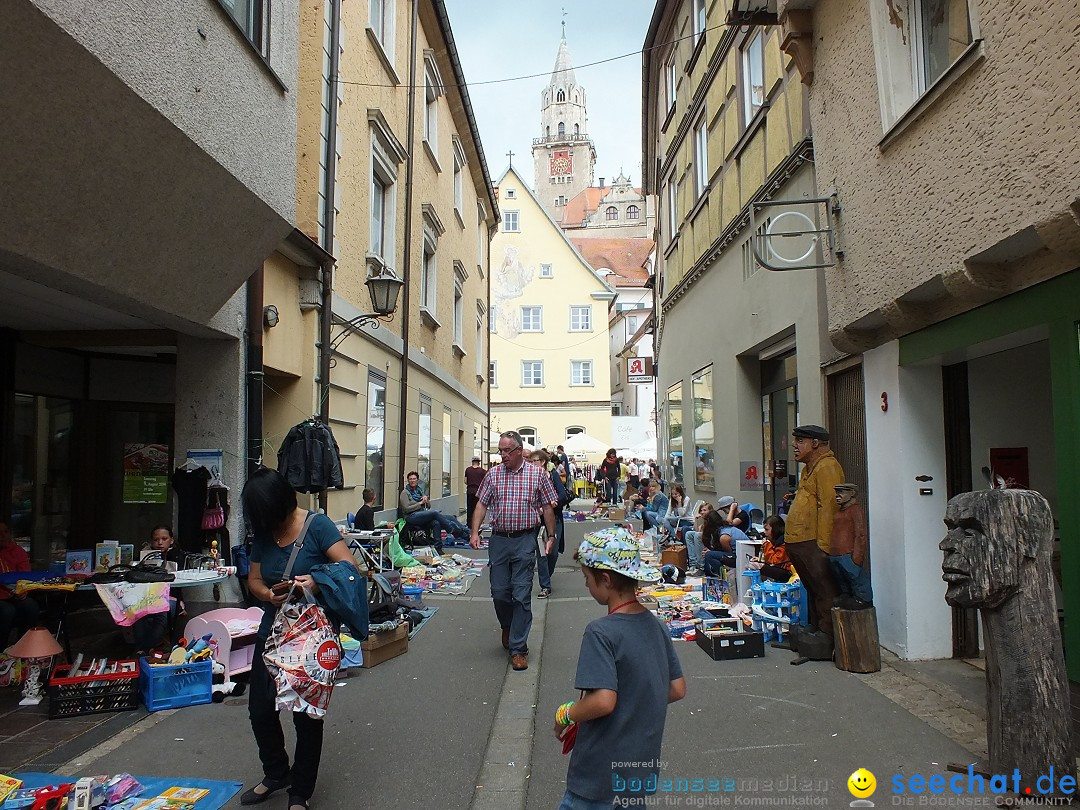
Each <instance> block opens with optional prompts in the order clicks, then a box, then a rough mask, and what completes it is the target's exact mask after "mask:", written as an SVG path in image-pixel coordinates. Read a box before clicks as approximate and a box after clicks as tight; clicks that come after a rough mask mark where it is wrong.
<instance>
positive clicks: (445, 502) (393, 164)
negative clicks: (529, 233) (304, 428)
mask: <svg viewBox="0 0 1080 810" xmlns="http://www.w3.org/2000/svg"><path fill="white" fill-rule="evenodd" d="M338 15H339V16H338ZM414 24H415V30H414ZM414 35H415V41H416V49H415V52H412V50H411V48H410V43H411V42H412V40H413V37H414ZM335 45H336V47H335ZM300 54H301V59H300V72H301V76H300V82H301V96H302V98H303V99H304V101H303V103H302V105H301V109H300V114H299V124H298V141H299V151H300V155H301V161H300V164H301V165H300V169H299V173H298V178H297V221H298V224H299V227H300V228H301V229H302V230H303V231H305V232H306V233H307V234H308V235H309V236H310V237H311V238H312V239H314V240H316V241H317V242H319V243H320V244H321V245H322V246H323V247H324V248H325V250H326V251H327V252H328V253H331V254H332V255H333V259H334V260H335V261H334V266H333V269H332V278H333V289H332V296H331V301H332V304H331V309H332V318H331V320H332V325H331V328H330V330H329V340H330V348H331V358H330V363H329V365H330V368H329V377H328V379H323V378H322V374H323V371H324V370H323V369H322V368H319V367H316V368H315V369H314V374H315V376H314V377H312V378H311V379H313V380H315V381H316V384H315V386H314V391H315V399H314V402H313V403H312V404H311V406H309V407H311V408H313V410H314V412H316V413H318V412H319V411H320V409H322V408H323V407H324V403H325V408H326V411H328V415H329V425H330V427H331V429H332V430H333V432H334V436H335V438H336V440H337V442H338V444H339V447H340V450H341V457H342V467H343V473H344V479H345V487H344V489H343V490H331V491H330V493H329V496H328V513H329V514H331V516H333V517H335V518H337V519H340V518H343V517H345V515H346V513H348V512H355V511H356V509H357V508H359V506H360V505H361V504H362V500H361V491H362V490H363V489H364V488H369V487H370V488H371V489H373V490H375V492H376V511H377V519H393V517H395V515H396V506H397V497H398V493H399V491H400V490H401V488H402V486H403V483H402V481H403V478H404V475H405V474H406V473H407V472H409V471H412V470H416V471H417V472H418V473H419V474H420V477H421V479H422V481H423V483H424V485H425V486H426V487H427V489H428V492H429V494H430V496H431V499H432V503H433V505H434V506H435V507H436V508H440V509H442V510H443V511H446V512H448V513H451V514H455V515H456V514H457V513H458V511H459V509H463V508H464V505H465V501H464V483H463V474H464V469H465V467H467V466H468V465H469V462H470V459H471V458H472V456H473V455H474V454H476V453H477V452H478V451H479V450H480V448H481V447H482V445H483V442H484V439H485V433H486V430H487V421H488V419H487V413H488V402H487V375H486V372H487V356H488V347H487V341H488V333H487V298H488V261H489V250H488V243H489V238H490V235H491V233H492V231H493V229H494V228H495V226H496V222H497V219H496V218H497V215H498V207H497V202H496V200H495V197H494V193H493V191H492V188H491V180H490V177H489V175H488V170H487V166H486V163H485V159H484V154H483V148H482V146H481V144H480V138H479V133H478V131H477V128H476V122H475V119H474V117H473V112H472V107H471V103H470V101H469V97H468V90H467V89H466V85H465V80H464V76H463V75H462V72H461V65H460V63H459V62H458V60H457V51H456V45H455V43H454V39H453V33H452V30H451V28H450V21H449V17H448V16H447V11H446V7H445V4H444V3H443V2H441V0H428V1H427V2H421V3H420V4H419V13H418V17H417V19H416V20H415V22H414V19H413V16H412V5H411V4H410V3H407V2H386V3H356V4H352V3H340V4H337V3H331V4H316V3H306V4H304V5H303V7H302V9H301V39H300ZM335 68H336V74H337V76H338V77H339V80H338V81H337V82H333V81H331V80H330V76H331V75H333V70H334V69H335ZM410 87H413V88H415V89H414V90H412V91H411V90H410ZM410 105H411V111H412V116H411V117H410ZM328 144H332V145H333V146H334V148H333V149H330V150H328V149H327V145H328ZM382 273H390V274H393V275H395V276H397V277H398V278H400V279H402V280H403V281H404V286H403V288H402V290H401V293H400V297H399V299H398V303H397V310H396V312H395V314H394V316H393V318H392V320H390V321H389V322H386V321H384V322H382V323H380V324H375V325H372V324H371V323H370V322H368V323H366V325H363V326H360V327H359V328H351V327H349V326H348V325H347V322H348V321H350V320H352V319H354V318H357V317H358V316H362V315H365V314H371V313H372V302H371V300H370V296H369V292H368V288H367V286H366V284H365V282H366V281H367V279H368V278H369V277H371V276H376V275H380V274H382ZM300 275H301V278H300V279H299V282H300V283H299V284H298V285H297V286H295V287H294V296H295V297H296V305H297V306H296V307H295V308H296V309H299V310H300V311H301V312H307V306H308V301H309V299H310V298H312V297H314V298H315V299H317V300H319V301H320V302H321V298H320V295H321V291H318V290H317V289H316V287H317V281H316V282H312V281H311V280H310V279H305V278H304V275H305V274H304V273H303V272H301V274H300ZM316 278H318V277H316ZM320 305H321V304H320ZM302 319H303V320H304V322H305V325H304V327H303V328H304V329H305V333H306V334H308V335H311V333H312V330H313V329H314V328H315V322H316V320H317V319H316V318H313V317H312V313H310V312H308V314H304V315H302ZM309 322H310V323H309ZM319 326H320V328H322V329H325V326H323V325H322V324H319ZM317 337H318V341H319V342H320V344H325V341H326V333H325V332H320V333H319V334H318V336H317ZM296 362H301V363H303V364H307V365H304V366H303V373H309V372H310V371H312V369H311V368H310V362H311V359H310V358H308V357H307V356H306V354H305V356H304V357H301V358H299V360H297V359H296V358H294V360H293V363H294V366H295V364H296ZM269 402H270V398H268V403H269ZM275 407H278V413H277V414H276V415H275V419H277V422H278V423H279V424H289V423H290V421H291V423H294V424H295V423H296V422H298V421H300V420H302V419H303V418H304V415H303V413H301V412H299V411H297V410H296V409H295V408H294V407H291V405H284V404H281V405H278V406H275ZM284 414H288V416H285V415H284Z"/></svg>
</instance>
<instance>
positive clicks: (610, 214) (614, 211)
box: [604, 205, 619, 219]
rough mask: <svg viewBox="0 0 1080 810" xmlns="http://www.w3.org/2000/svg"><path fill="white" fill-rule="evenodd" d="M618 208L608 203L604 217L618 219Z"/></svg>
mask: <svg viewBox="0 0 1080 810" xmlns="http://www.w3.org/2000/svg"><path fill="white" fill-rule="evenodd" d="M618 218H619V209H618V208H616V207H615V206H614V205H609V206H608V207H607V210H605V211H604V219H618Z"/></svg>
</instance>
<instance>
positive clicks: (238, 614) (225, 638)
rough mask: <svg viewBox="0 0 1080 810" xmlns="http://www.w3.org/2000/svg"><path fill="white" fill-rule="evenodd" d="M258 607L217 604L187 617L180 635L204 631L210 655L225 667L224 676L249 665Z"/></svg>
mask: <svg viewBox="0 0 1080 810" xmlns="http://www.w3.org/2000/svg"><path fill="white" fill-rule="evenodd" d="M262 617H263V610H262V608H257V607H251V608H246V609H245V608H219V609H217V610H211V611H209V612H208V613H203V614H202V615H201V616H196V617H195V618H193V619H189V620H188V623H187V627H185V628H184V635H185V636H186V637H187V638H188V639H189V640H190V639H192V638H201V637H202V636H205V635H206V634H207V633H209V634H210V637H211V646H212V647H214V648H215V649H216V650H217V652H216V653H215V654H214V658H215V659H216V660H217V662H218V663H220V664H221V665H222V666H224V667H225V678H226V680H232V676H233V675H236V674H238V673H241V672H248V671H249V670H250V669H251V661H252V658H253V657H254V654H255V636H256V634H257V633H258V630H259V623H260V622H261V621H262Z"/></svg>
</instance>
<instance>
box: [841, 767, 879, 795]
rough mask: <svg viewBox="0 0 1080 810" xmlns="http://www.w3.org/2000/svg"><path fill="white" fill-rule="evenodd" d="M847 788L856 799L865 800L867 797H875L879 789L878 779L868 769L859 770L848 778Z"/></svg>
mask: <svg viewBox="0 0 1080 810" xmlns="http://www.w3.org/2000/svg"><path fill="white" fill-rule="evenodd" d="M847 787H848V790H850V791H851V795H852V796H854V797H855V798H856V799H865V798H866V797H867V796H872V795H874V791H875V790H876V789H877V779H875V778H874V775H873V774H872V773H870V771H868V770H866V768H859V770H857V771H855V773H853V774H852V775H851V776H849V777H848V780H847Z"/></svg>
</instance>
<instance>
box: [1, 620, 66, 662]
mask: <svg viewBox="0 0 1080 810" xmlns="http://www.w3.org/2000/svg"><path fill="white" fill-rule="evenodd" d="M63 651H64V648H63V647H61V646H60V644H59V643H58V642H57V641H56V639H55V638H53V634H52V633H50V632H49V630H48V628H45V627H31V628H30V629H29V630H27V631H26V632H25V633H24V634H23V637H22V638H20V639H19V640H18V641H16V642H15V643H14V644H12V645H11V646H10V647H8V648H7V654H8V655H10V656H11V657H12V658H52V657H53V656H54V655H59V654H60V653H62V652H63Z"/></svg>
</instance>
